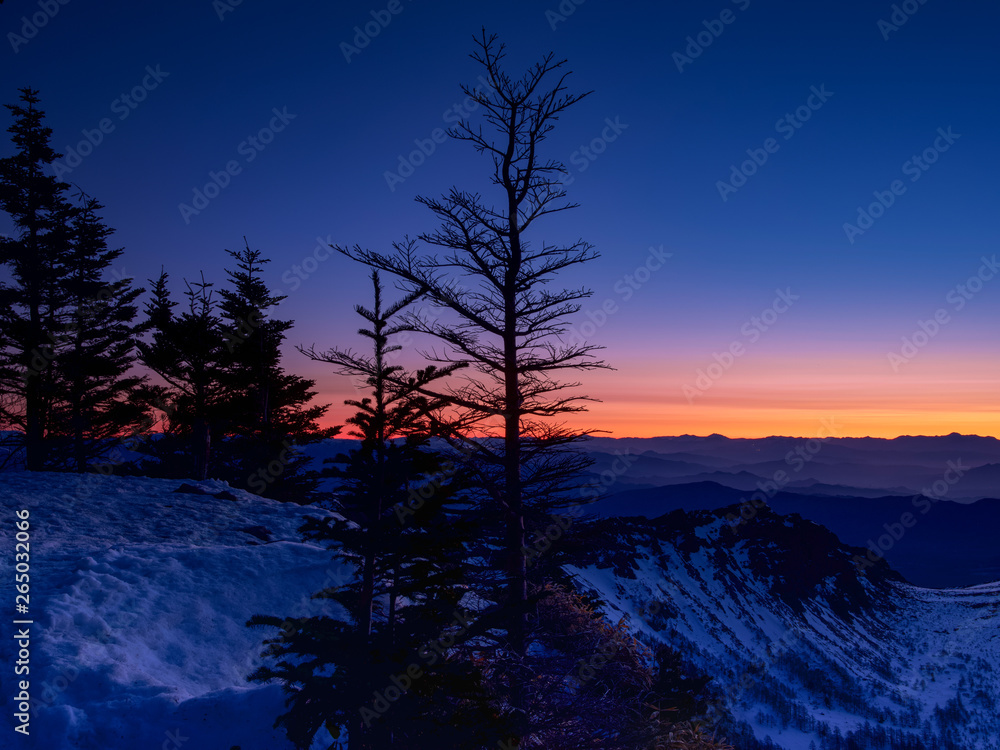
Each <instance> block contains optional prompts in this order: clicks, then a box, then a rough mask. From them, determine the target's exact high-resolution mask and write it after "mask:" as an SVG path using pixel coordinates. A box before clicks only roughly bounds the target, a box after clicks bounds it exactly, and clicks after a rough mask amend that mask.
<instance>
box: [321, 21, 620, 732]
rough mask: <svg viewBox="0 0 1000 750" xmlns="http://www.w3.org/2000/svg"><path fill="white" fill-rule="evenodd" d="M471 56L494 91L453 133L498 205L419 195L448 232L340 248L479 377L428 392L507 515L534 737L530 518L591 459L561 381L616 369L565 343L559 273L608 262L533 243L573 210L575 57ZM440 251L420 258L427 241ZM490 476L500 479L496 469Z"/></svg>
mask: <svg viewBox="0 0 1000 750" xmlns="http://www.w3.org/2000/svg"><path fill="white" fill-rule="evenodd" d="M476 43H477V50H476V51H475V52H474V53H473V54H472V55H471V57H472V58H473V59H474V60H475V61H476V62H478V63H479V64H480V65H481V66H482V67H483V68H484V70H485V76H484V80H486V81H488V82H489V86H488V87H487V86H483V87H481V88H477V89H473V88H471V87H468V86H463V87H462V90H463V92H464V93H465V94H466V95H467V96H468V97H469V98H470V99H471V100H472V101H473V102H475V103H476V104H477V105H478V109H479V111H481V112H482V113H483V119H484V120H485V124H486V126H487V128H486V129H485V130H484V128H483V127H482V125H474V124H473V123H472V122H470V121H463V122H461V123H459V124H458V125H456V126H455V127H454V128H453V129H452V130H451V131H450V135H451V136H452V137H453V138H455V139H457V140H459V141H465V142H468V143H470V144H471V145H472V146H473V148H474V149H475V150H476V151H477V152H479V153H481V154H485V155H486V156H488V157H489V159H490V161H491V163H492V174H491V175H490V177H491V182H492V184H493V185H494V186H495V187H496V192H497V202H496V204H493V203H490V202H488V201H487V200H486V199H485V198H483V197H482V196H481V195H480V194H479V193H476V192H467V191H463V190H459V189H458V188H453V189H452V190H451V191H450V192H449V193H447V194H446V195H444V196H442V197H440V198H427V197H420V198H418V199H417V200H418V201H419V202H420V203H422V204H423V205H425V206H427V207H428V208H429V209H430V210H431V211H432V212H433V213H434V214H435V215H436V216H437V218H438V219H440V222H441V226H440V228H439V229H438V230H437V231H434V232H431V233H428V234H424V235H421V236H420V237H419V238H418V240H416V241H413V240H404V241H402V242H400V243H397V244H395V245H394V249H393V252H391V253H380V252H374V251H370V250H366V249H362V248H360V247H354V248H345V247H338V248H337V249H338V250H339V251H340V252H342V253H344V254H345V255H347V256H349V257H352V258H354V259H356V260H358V261H360V262H362V263H365V264H367V265H368V266H371V267H373V268H376V269H382V270H385V271H387V272H390V273H392V274H394V275H395V276H396V277H397V278H398V279H400V284H401V287H402V288H404V289H405V290H406V291H407V292H409V293H412V294H415V295H419V296H420V297H421V298H423V299H424V300H426V301H428V302H429V303H430V304H431V305H432V306H434V307H435V308H437V309H438V310H439V311H440V312H441V315H438V316H435V317H429V316H425V315H421V314H418V313H416V312H411V313H410V314H408V315H407V316H406V319H405V324H406V326H407V327H409V328H410V329H411V330H413V331H415V332H417V333H418V334H426V335H428V336H429V337H431V338H432V340H434V341H436V342H438V344H439V346H437V345H436V346H434V347H432V348H431V350H429V351H426V352H425V356H427V357H428V358H429V360H430V361H433V362H435V363H438V364H442V365H451V364H454V363H459V362H460V363H465V364H467V365H468V366H469V368H468V370H467V371H466V372H467V373H468V376H466V377H463V378H462V379H461V380H459V379H458V378H452V379H451V380H450V385H449V387H447V388H435V387H434V386H433V385H428V386H426V387H424V388H422V389H421V392H423V393H424V394H425V395H427V396H429V397H432V398H435V399H440V400H442V401H444V402H446V403H447V404H448V405H450V407H451V409H452V415H453V420H452V422H451V430H450V432H449V435H450V438H451V439H452V440H453V441H454V442H456V443H464V444H465V447H466V450H467V451H471V452H472V454H473V455H474V456H475V457H476V460H477V461H478V462H479V463H480V465H482V466H484V467H487V470H486V471H483V472H481V474H482V476H484V477H486V482H485V484H486V489H487V490H488V492H489V494H490V496H491V498H492V502H493V506H494V509H495V510H497V511H499V513H500V514H501V517H502V526H503V528H504V531H503V543H502V546H503V547H504V550H505V560H504V563H503V568H504V571H505V581H504V590H505V595H504V596H503V599H504V601H502V602H501V603H500V604H501V605H502V608H503V610H504V611H505V612H506V613H507V614H508V617H507V626H506V636H505V643H504V646H505V649H506V656H507V658H508V659H509V664H508V665H507V667H508V669H507V670H506V672H505V674H506V678H507V680H508V681H509V682H508V685H507V688H508V691H509V693H508V700H509V706H508V708H509V709H510V710H511V713H512V716H513V717H514V719H515V723H520V725H521V730H520V734H521V735H526V734H527V733H528V732H529V731H530V730H529V724H530V721H529V718H528V712H529V706H530V702H531V696H530V689H531V688H530V687H529V686H528V685H529V683H530V679H529V673H528V670H527V669H526V665H525V656H526V654H527V651H528V645H529V644H528V638H527V633H528V627H527V622H528V620H527V618H528V617H529V613H530V608H531V602H529V597H528V578H527V565H526V544H525V542H526V528H527V526H528V524H530V522H531V519H532V518H533V517H543V516H545V515H546V514H547V512H548V511H549V510H551V509H554V508H557V507H565V506H566V505H569V504H570V503H571V502H572V500H571V498H570V491H571V490H572V489H573V487H574V486H575V484H576V483H577V482H579V477H580V472H581V470H582V469H584V468H585V467H586V466H587V465H588V463H589V462H588V461H587V460H586V459H584V458H583V457H581V456H580V455H579V454H577V453H575V452H573V451H570V450H567V446H569V445H570V444H571V443H573V442H574V441H576V440H578V439H580V438H581V437H582V434H581V432H579V431H577V432H573V431H570V430H568V429H566V428H565V427H564V426H563V425H561V424H560V423H557V422H555V421H554V420H555V419H557V418H559V417H561V416H564V415H567V414H569V413H572V412H578V411H581V410H583V409H584V408H585V405H584V403H583V402H584V401H586V400H588V399H587V398H586V397H584V396H581V395H577V394H576V393H575V392H574V390H573V389H575V388H576V387H577V386H578V383H576V382H569V381H563V380H561V379H560V376H561V375H563V374H564V373H566V372H578V371H581V370H590V369H595V368H602V367H607V365H605V364H604V362H603V361H601V360H599V359H598V358H597V357H596V356H595V350H597V349H599V348H600V347H597V346H594V345H591V344H589V343H586V342H584V343H565V342H564V341H563V340H562V338H561V337H562V334H564V333H565V332H566V331H567V328H568V326H569V319H570V316H572V315H573V314H574V313H577V312H578V311H579V310H580V308H581V301H582V300H584V299H586V298H587V297H589V296H590V295H591V292H590V290H588V289H583V288H578V289H557V288H553V286H552V285H551V283H550V282H552V281H553V280H554V277H555V276H556V275H557V274H558V273H559V272H561V271H564V270H566V269H567V268H570V267H572V266H576V265H579V264H582V263H586V262H588V261H590V260H592V259H594V258H596V257H597V255H596V253H595V252H594V250H593V248H592V246H591V245H590V244H589V243H587V242H585V241H583V240H577V241H575V242H572V243H571V244H568V245H556V244H548V243H545V242H541V243H533V242H530V241H529V237H530V236H531V234H532V232H533V230H536V229H537V224H538V222H539V221H540V220H542V219H544V218H545V217H547V216H549V215H551V214H554V213H557V212H561V211H566V210H568V209H571V208H574V207H575V206H576V204H574V203H571V202H569V201H567V200H566V192H565V190H564V185H563V182H562V180H561V176H562V175H563V174H564V173H565V171H566V170H565V167H564V165H562V164H561V163H560V162H558V161H555V160H552V159H548V158H545V157H544V156H543V155H542V151H543V146H544V142H545V140H546V138H547V137H548V135H549V134H550V133H551V131H552V129H553V128H554V127H555V123H556V121H557V119H558V118H559V116H560V115H561V114H562V113H563V112H564V111H565V110H566V109H568V108H569V107H571V106H572V105H573V104H575V103H577V102H578V101H580V99H582V98H583V97H584V96H585V95H586V94H573V93H569V92H568V91H567V88H566V85H565V81H566V77H567V75H568V71H565V70H564V66H565V61H557V60H556V59H555V58H554V57H553V55H552V54H549V55H547V56H546V57H544V58H543V59H542V60H541V62H539V63H537V64H536V65H534V66H533V67H531V68H530V69H529V70H528V71H527V72H526V73H525V74H524V75H523V76H521V77H520V78H512V77H510V76H509V75H508V74H507V73H505V72H504V70H503V69H502V62H503V59H504V56H505V55H504V46H503V45H502V44H500V43H498V41H497V39H496V37H495V36H487V34H486V32H485V31H483V32H482V35H481V36H480V37H478V38H477V39H476ZM421 244H423V245H429V246H431V247H435V248H440V249H441V250H442V251H443V254H437V253H434V252H431V253H421V252H419V246H420V245H421ZM490 469H492V472H491V471H490Z"/></svg>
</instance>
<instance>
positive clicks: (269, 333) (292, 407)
mask: <svg viewBox="0 0 1000 750" xmlns="http://www.w3.org/2000/svg"><path fill="white" fill-rule="evenodd" d="M244 243H246V239H245V238H244ZM226 252H227V253H228V254H229V255H230V257H231V258H232V259H233V260H234V261H235V262H236V269H235V270H227V271H226V274H227V275H228V276H229V284H230V286H229V288H223V289H220V292H219V293H220V296H221V298H222V301H221V303H220V305H219V313H220V317H221V325H222V333H223V336H224V338H225V352H224V356H223V362H222V366H223V369H224V373H223V376H222V377H223V380H222V385H223V387H224V396H223V399H222V401H223V403H222V408H223V415H222V426H221V429H222V430H223V431H224V432H225V434H226V436H227V439H226V441H225V443H224V444H220V445H218V446H217V448H218V450H217V451H216V453H217V457H218V459H219V464H220V467H219V468H220V471H221V476H222V477H223V478H225V479H228V480H229V481H230V482H231V483H232V484H234V485H235V486H239V487H243V488H245V489H248V490H250V491H251V492H256V493H257V494H261V495H266V496H267V497H273V498H277V499H281V500H294V501H297V502H303V503H304V502H308V501H310V500H313V499H315V493H316V487H317V484H318V481H317V477H316V475H315V473H312V472H309V471H307V469H306V466H307V464H308V463H309V459H308V458H307V457H306V456H304V455H302V453H301V452H300V451H299V450H298V449H299V448H300V447H302V446H304V445H308V444H310V443H315V442H319V441H321V440H324V439H326V438H329V437H333V435H334V434H335V432H336V431H335V430H333V429H330V428H326V429H324V428H321V427H320V426H319V424H318V420H319V419H321V418H322V417H323V415H324V414H325V413H326V411H327V409H328V408H329V406H328V405H309V404H310V402H311V401H312V399H313V398H314V397H315V395H316V391H315V390H314V388H315V385H316V383H315V381H313V380H309V379H306V378H303V377H300V376H298V375H294V374H291V373H288V372H286V371H285V370H284V368H283V367H282V364H281V359H282V352H281V346H282V343H283V342H284V340H285V336H286V333H287V331H288V330H289V329H290V328H292V326H293V323H292V321H290V320H280V319H278V318H275V317H273V312H274V310H275V308H276V307H277V305H278V304H280V303H281V301H282V300H283V299H285V298H284V297H283V296H277V295H275V294H273V293H272V292H271V291H270V290H269V289H268V287H267V284H266V283H265V282H264V280H263V278H262V273H263V267H264V265H265V264H267V263H269V262H270V261H269V260H268V259H267V258H263V257H261V252H260V251H259V250H251V249H250V246H249V244H246V246H245V249H244V250H241V251H238V252H237V251H232V250H227V251H226Z"/></svg>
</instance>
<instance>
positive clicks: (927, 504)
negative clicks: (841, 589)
mask: <svg viewBox="0 0 1000 750" xmlns="http://www.w3.org/2000/svg"><path fill="white" fill-rule="evenodd" d="M586 448H587V450H588V452H591V453H592V455H593V457H594V458H595V464H594V467H593V473H594V474H596V475H597V476H598V478H600V479H601V481H602V483H603V485H604V486H605V488H606V493H607V497H606V498H605V499H604V500H602V501H601V502H600V503H598V504H596V505H594V506H591V508H590V509H591V510H592V511H594V512H596V513H597V514H599V515H601V516H607V517H611V516H645V517H647V518H655V517H658V516H661V515H663V514H664V513H668V512H670V511H673V510H689V511H692V510H713V509H716V508H720V507H723V506H727V505H733V504H737V505H740V504H743V505H744V506H745V508H746V511H745V512H747V513H748V514H749V513H752V512H753V505H752V498H753V497H754V493H756V497H757V502H758V503H759V502H760V501H761V500H764V499H767V502H768V504H769V505H770V507H771V508H772V509H773V510H775V511H776V512H778V513H781V514H790V513H795V514H798V515H800V516H802V517H803V518H806V519H808V520H811V521H815V522H816V523H819V524H822V525H823V526H825V527H827V528H828V529H830V530H831V531H833V532H834V533H835V534H836V535H837V536H838V537H840V539H841V540H843V541H844V542H845V543H846V544H851V545H855V546H858V547H869V545H870V546H871V548H872V549H873V552H872V555H873V556H876V555H882V556H884V557H885V559H886V560H887V561H888V562H889V564H890V565H892V566H893V567H894V568H895V569H896V570H898V571H899V572H900V573H902V574H903V575H904V576H905V577H906V578H907V579H908V580H909V581H911V582H912V583H914V584H916V585H919V586H928V587H934V588H941V587H949V586H967V585H973V584H980V583H987V582H990V581H995V580H1000V545H998V544H997V542H996V529H997V528H1000V499H996V498H1000V441H998V440H997V439H995V438H983V437H978V436H974V435H958V434H952V435H944V436H940V437H900V438H896V439H894V440H886V439H881V438H829V439H827V440H822V441H820V440H809V439H806V438H788V437H769V438H764V439H760V440H745V439H729V438H726V437H723V436H721V435H710V436H708V437H695V436H691V435H682V436H679V437H662V438H648V439H643V438H626V439H620V440H615V439H611V438H594V439H592V440H590V441H588V442H587V443H586ZM623 458H624V459H625V460H627V461H628V462H630V465H629V466H628V468H627V469H626V470H625V471H620V469H621V468H622V466H623ZM616 460H617V469H616V463H615V461H616ZM906 514H909V516H906ZM904 517H905V518H904ZM904 520H906V521H907V522H908V523H909V524H910V525H909V526H905V525H903V521H904ZM897 537H898V538H897Z"/></svg>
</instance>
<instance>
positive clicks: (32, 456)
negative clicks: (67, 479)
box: [0, 88, 72, 471]
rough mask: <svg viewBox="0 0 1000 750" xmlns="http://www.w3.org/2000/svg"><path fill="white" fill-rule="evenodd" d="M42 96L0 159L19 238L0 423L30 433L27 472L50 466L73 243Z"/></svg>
mask: <svg viewBox="0 0 1000 750" xmlns="http://www.w3.org/2000/svg"><path fill="white" fill-rule="evenodd" d="M38 102H39V100H38V92H37V91H35V90H33V89H30V88H23V89H21V96H20V104H12V105H11V104H9V105H6V106H7V109H9V110H10V111H11V113H12V114H13V115H14V118H15V120H14V124H13V125H11V127H9V128H8V132H9V133H11V136H12V141H13V143H14V146H15V148H16V149H17V150H16V153H15V154H14V155H13V156H8V157H5V158H3V159H0V209H2V210H3V211H4V212H6V213H7V214H8V215H9V216H10V218H11V220H12V221H13V224H14V228H15V231H16V236H15V237H12V238H11V237H4V238H0V266H6V268H7V270H8V272H9V274H10V277H11V280H12V283H9V284H8V283H3V282H0V331H2V332H3V333H2V336H0V391H3V392H4V393H7V394H14V395H15V396H16V398H14V399H12V400H9V401H5V402H0V410H2V414H0V418H2V419H3V421H5V422H7V423H9V424H12V425H14V426H15V427H17V428H18V429H19V430H21V431H23V433H24V442H25V447H26V461H25V464H26V467H27V468H28V469H29V470H30V471H40V470H42V469H44V468H45V467H46V465H47V459H46V443H45V437H46V433H47V430H48V428H49V426H50V423H51V419H50V411H51V404H52V401H53V399H54V397H55V395H56V388H55V385H54V381H55V379H54V373H53V370H52V368H51V366H50V365H51V363H52V361H53V360H54V359H55V357H56V349H57V347H58V346H59V342H60V334H61V332H62V331H61V323H60V320H59V313H60V310H61V309H62V307H63V304H64V302H65V288H64V283H65V274H66V272H67V264H66V262H65V254H66V252H67V250H68V248H69V245H70V226H69V225H70V220H71V217H72V206H71V204H70V202H69V199H68V197H67V193H68V190H69V185H67V184H66V183H64V182H60V181H59V180H57V179H56V178H55V177H52V176H51V175H47V174H46V173H45V168H46V167H48V166H50V165H51V164H52V163H53V162H55V161H56V160H57V159H59V158H60V157H61V156H62V155H61V154H58V153H56V152H55V151H54V150H53V149H52V147H51V146H50V143H49V142H50V139H51V136H52V130H51V128H48V127H46V126H45V125H44V123H43V118H44V112H42V110H40V109H39V108H38Z"/></svg>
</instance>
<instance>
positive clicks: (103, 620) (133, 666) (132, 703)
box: [0, 472, 346, 750]
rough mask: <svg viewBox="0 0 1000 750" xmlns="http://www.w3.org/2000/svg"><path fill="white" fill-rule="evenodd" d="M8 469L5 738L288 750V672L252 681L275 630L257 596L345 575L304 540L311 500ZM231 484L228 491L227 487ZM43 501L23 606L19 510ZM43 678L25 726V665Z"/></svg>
mask: <svg viewBox="0 0 1000 750" xmlns="http://www.w3.org/2000/svg"><path fill="white" fill-rule="evenodd" d="M182 484H183V483H182V482H179V481H176V480H162V479H145V478H117V477H101V476H97V475H94V476H86V477H78V476H74V475H66V474H30V473H10V472H5V473H2V474H0V514H2V519H3V522H2V524H0V580H2V581H3V587H2V590H3V601H4V602H5V604H4V611H5V616H4V617H3V628H2V632H3V637H2V638H0V665H2V672H0V694H2V696H3V700H4V710H3V718H2V720H0V733H2V736H3V737H4V738H5V739H4V740H2V741H0V746H3V747H8V746H10V747H13V746H15V745H16V746H17V747H24V748H45V750H62V749H63V748H66V749H68V748H74V749H87V750H91V749H92V750H112V749H117V748H121V749H122V750H125V749H128V750H133V749H137V748H160V747H168V748H173V749H174V750H177V748H184V750H200V749H202V748H204V749H205V750H208V749H209V748H212V749H213V750H214V749H215V748H221V749H222V750H228V749H229V748H231V747H234V746H236V747H239V748H241V750H251V749H255V748H259V749H260V750H283V749H284V748H289V747H290V745H289V743H288V742H287V740H286V739H285V737H284V734H283V733H281V732H278V731H275V730H273V729H272V728H271V724H272V723H273V721H274V719H275V718H276V717H277V715H278V714H280V713H282V711H283V696H282V694H281V691H280V688H279V687H278V686H276V685H270V686H264V687H261V686H257V685H251V684H249V683H247V681H246V675H248V674H249V673H250V672H251V671H252V670H253V669H254V668H255V667H256V666H257V664H258V663H259V659H258V658H257V656H258V654H259V651H260V642H261V639H262V638H263V637H265V636H266V635H270V634H269V633H268V634H265V633H262V632H261V631H254V630H250V629H248V628H246V627H245V626H244V623H245V622H246V621H247V619H248V618H249V617H250V616H251V615H253V614H255V613H258V612H261V613H266V614H277V615H283V616H284V615H296V614H305V613H308V612H313V611H317V608H318V607H320V606H329V605H321V604H319V603H317V602H312V601H310V600H309V599H308V598H307V597H305V596H304V595H305V594H307V593H312V592H315V591H317V590H319V589H321V588H323V587H324V586H328V585H335V584H336V583H337V582H343V580H346V575H345V571H342V570H341V567H340V565H339V564H338V563H336V562H334V561H333V560H332V558H331V553H330V552H328V551H326V550H324V549H322V548H321V547H317V546H313V545H308V544H303V543H301V542H300V540H299V539H300V538H299V535H298V533H297V531H296V530H297V528H298V527H299V526H300V525H301V524H302V521H303V518H304V516H306V515H324V514H325V511H321V510H317V509H315V508H302V507H299V506H296V505H287V504H281V503H277V502H274V501H271V500H265V499H261V498H259V497H256V496H254V495H250V494H248V493H245V492H242V491H240V490H233V489H231V488H229V487H228V486H226V485H225V484H224V483H222V482H216V481H206V482H198V483H194V484H195V485H197V487H198V488H199V489H201V490H202V491H205V492H206V493H208V494H191V493H190V492H175V490H176V489H177V488H178V487H180V486H181V485H182ZM216 493H218V496H216ZM22 509H27V510H28V511H29V512H30V525H31V526H30V532H29V533H30V535H31V538H30V556H31V558H30V563H29V564H30V576H31V580H30V585H31V592H30V597H31V599H30V611H29V614H28V615H12V614H10V613H13V612H14V595H15V592H14V590H13V587H14V565H15V558H14V554H15V550H14V545H15V538H14V537H15V527H14V522H15V520H16V518H15V512H16V511H18V510H22ZM25 617H27V618H28V619H31V620H33V621H34V623H33V624H32V625H30V626H29V628H30V665H29V669H30V673H29V674H28V675H23V676H16V675H15V674H14V665H15V661H16V659H17V654H18V648H19V647H18V645H16V643H15V640H14V636H13V633H14V632H15V630H16V629H17V628H21V627H22V626H20V625H18V626H12V625H11V622H12V620H13V619H15V618H18V619H23V618H25ZM21 679H28V680H30V694H31V698H32V701H33V710H32V712H31V713H32V717H31V721H30V725H29V731H30V735H29V736H28V737H27V738H24V737H18V736H17V735H16V734H15V733H14V728H13V727H14V724H15V720H14V718H13V714H14V713H15V704H16V700H15V699H16V695H17V692H16V690H15V688H16V685H15V680H21Z"/></svg>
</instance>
